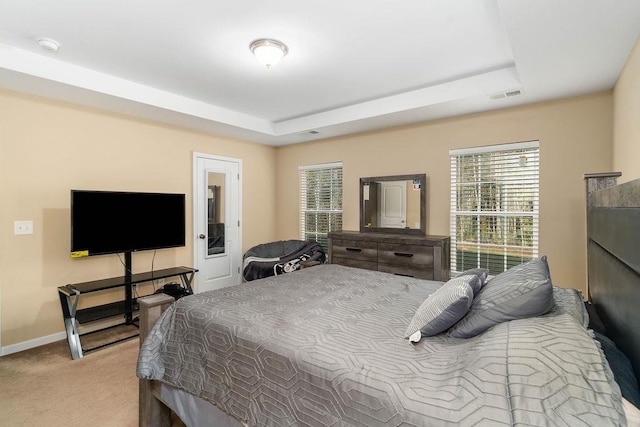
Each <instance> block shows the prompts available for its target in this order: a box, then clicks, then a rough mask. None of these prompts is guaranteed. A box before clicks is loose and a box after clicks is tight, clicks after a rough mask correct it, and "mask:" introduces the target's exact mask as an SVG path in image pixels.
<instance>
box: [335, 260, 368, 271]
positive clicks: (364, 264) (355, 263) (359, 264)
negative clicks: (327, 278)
mask: <svg viewBox="0 0 640 427" xmlns="http://www.w3.org/2000/svg"><path fill="white" fill-rule="evenodd" d="M331 263H332V264H339V265H344V266H347V267H354V268H363V269H365V270H373V271H376V270H378V263H377V262H375V261H361V260H359V259H351V258H341V257H336V256H334V257H333V259H332V260H331Z"/></svg>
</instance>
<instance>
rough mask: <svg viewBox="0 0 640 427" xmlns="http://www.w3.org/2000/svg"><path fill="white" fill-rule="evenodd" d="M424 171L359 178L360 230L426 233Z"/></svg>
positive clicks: (425, 179)
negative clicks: (420, 172)
mask: <svg viewBox="0 0 640 427" xmlns="http://www.w3.org/2000/svg"><path fill="white" fill-rule="evenodd" d="M426 183H427V176H426V174H415V175H393V176H374V177H367V178H360V232H385V233H395V234H416V235H422V236H424V235H425V234H426V220H427V212H426V209H427V190H426Z"/></svg>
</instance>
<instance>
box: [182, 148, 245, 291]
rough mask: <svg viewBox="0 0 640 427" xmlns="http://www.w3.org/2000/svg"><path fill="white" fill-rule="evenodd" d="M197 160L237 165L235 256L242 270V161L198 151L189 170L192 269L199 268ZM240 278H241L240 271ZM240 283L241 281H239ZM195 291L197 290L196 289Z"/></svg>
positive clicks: (196, 279)
mask: <svg viewBox="0 0 640 427" xmlns="http://www.w3.org/2000/svg"><path fill="white" fill-rule="evenodd" d="M198 159H207V160H219V161H224V162H234V163H237V164H238V202H239V203H238V218H239V221H240V224H239V226H238V240H239V241H238V250H239V254H237V255H238V256H239V258H240V268H241V269H242V254H243V245H242V227H243V225H244V224H243V219H242V204H243V203H242V159H237V158H235V157H225V156H218V155H215V154H208V153H201V152H198V151H194V152H193V157H192V160H191V168H192V190H191V210H192V218H191V222H192V225H191V239H192V240H191V241H192V244H193V264H194V268H198V267H199V261H200V259H199V258H198V218H197V214H198V212H197V203H198V194H197V193H198V188H197V187H198V186H197V183H198V179H199V178H200V177H199V176H198V168H197V167H196V166H197V161H198ZM240 278H242V270H241V271H240ZM195 282H196V283H195V286H196V287H197V286H198V276H197V275H196V277H195ZM240 283H242V280H240ZM196 289H197V288H196Z"/></svg>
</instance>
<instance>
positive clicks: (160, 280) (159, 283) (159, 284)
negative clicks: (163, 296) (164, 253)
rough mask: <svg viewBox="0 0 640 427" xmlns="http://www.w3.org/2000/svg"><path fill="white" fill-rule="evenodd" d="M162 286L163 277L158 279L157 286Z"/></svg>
mask: <svg viewBox="0 0 640 427" xmlns="http://www.w3.org/2000/svg"><path fill="white" fill-rule="evenodd" d="M163 286H164V279H158V288H161V287H163Z"/></svg>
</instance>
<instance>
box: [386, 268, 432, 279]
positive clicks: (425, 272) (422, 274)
mask: <svg viewBox="0 0 640 427" xmlns="http://www.w3.org/2000/svg"><path fill="white" fill-rule="evenodd" d="M378 271H384V272H385V273H391V274H397V275H399V276H408V277H415V278H417V279H425V280H433V267H425V266H422V267H418V266H406V265H391V264H378Z"/></svg>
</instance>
